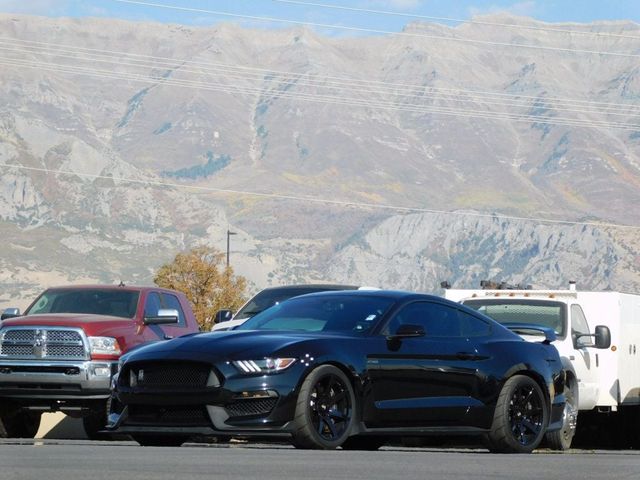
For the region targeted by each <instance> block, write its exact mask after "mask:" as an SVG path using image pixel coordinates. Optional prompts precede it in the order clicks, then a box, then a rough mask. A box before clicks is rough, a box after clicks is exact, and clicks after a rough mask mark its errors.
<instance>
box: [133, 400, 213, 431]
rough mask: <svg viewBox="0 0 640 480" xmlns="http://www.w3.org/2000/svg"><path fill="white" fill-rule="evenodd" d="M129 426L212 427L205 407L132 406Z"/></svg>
mask: <svg viewBox="0 0 640 480" xmlns="http://www.w3.org/2000/svg"><path fill="white" fill-rule="evenodd" d="M125 423H126V424H127V425H153V426H168V427H192V426H210V424H211V422H210V421H209V416H208V415H207V412H206V410H205V408H204V407H158V406H154V405H130V406H129V416H128V417H127V419H126V421H125Z"/></svg>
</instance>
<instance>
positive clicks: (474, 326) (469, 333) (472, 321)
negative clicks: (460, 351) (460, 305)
mask: <svg viewBox="0 0 640 480" xmlns="http://www.w3.org/2000/svg"><path fill="white" fill-rule="evenodd" d="M458 318H459V319H460V331H461V333H462V336H463V337H484V336H486V335H490V334H491V325H490V324H489V323H487V322H485V321H484V320H482V319H480V318H478V317H474V316H473V315H469V314H468V313H466V312H463V311H461V310H458Z"/></svg>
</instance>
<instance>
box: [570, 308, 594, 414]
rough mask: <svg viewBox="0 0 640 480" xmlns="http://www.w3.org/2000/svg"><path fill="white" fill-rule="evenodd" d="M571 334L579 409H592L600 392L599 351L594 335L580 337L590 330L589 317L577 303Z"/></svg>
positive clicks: (571, 319) (571, 323)
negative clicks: (594, 341)
mask: <svg viewBox="0 0 640 480" xmlns="http://www.w3.org/2000/svg"><path fill="white" fill-rule="evenodd" d="M570 315H571V318H570V327H571V330H570V335H571V341H572V342H573V352H572V353H573V354H572V355H571V356H570V357H569V360H571V363H572V364H573V367H574V369H575V371H576V375H577V377H578V392H579V409H580V410H591V409H592V408H594V407H595V406H596V402H597V401H598V394H599V377H600V370H599V366H598V353H597V351H596V349H595V348H593V340H592V337H587V336H585V337H580V338H578V336H579V335H581V334H586V335H588V334H589V333H591V332H590V330H589V324H588V323H587V318H586V317H585V315H584V312H583V311H582V307H580V305H578V304H577V303H574V304H572V305H571V308H570Z"/></svg>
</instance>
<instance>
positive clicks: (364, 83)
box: [0, 37, 640, 111]
mask: <svg viewBox="0 0 640 480" xmlns="http://www.w3.org/2000/svg"><path fill="white" fill-rule="evenodd" d="M16 42H18V43H17V45H18V46H20V45H22V44H27V45H35V47H32V48H36V49H37V48H40V47H37V46H42V47H45V48H49V47H51V48H55V51H49V50H45V51H46V53H47V54H48V55H55V56H60V55H59V54H58V53H56V52H58V51H68V52H72V53H79V54H89V55H92V54H93V55H103V56H104V55H107V56H108V55H118V56H125V57H132V58H133V59H134V61H136V60H135V59H137V58H140V59H145V60H147V59H148V60H149V61H166V62H171V64H170V65H168V66H167V68H178V67H180V68H181V69H183V66H184V65H194V66H199V67H200V68H203V69H204V70H207V71H214V72H218V71H219V70H220V69H227V70H231V71H232V72H233V71H241V72H255V73H249V75H248V76H251V75H253V76H258V75H274V76H284V77H292V78H309V79H310V81H311V82H316V81H317V82H324V83H330V84H332V85H338V86H340V85H343V84H346V85H353V86H354V87H355V88H359V89H360V88H382V89H385V88H387V89H394V90H396V89H397V90H407V91H409V92H412V91H413V92H418V93H421V92H423V91H428V92H432V93H434V94H440V95H449V96H462V95H469V96H474V97H479V98H482V97H486V98H491V99H494V97H495V98H497V99H514V100H513V101H514V102H515V101H517V99H524V100H531V101H539V100H541V98H543V99H544V100H545V101H553V102H556V103H562V104H567V105H572V106H574V105H575V106H579V107H587V108H591V107H592V106H593V108H599V109H600V110H602V109H608V110H609V109H610V110H613V111H616V110H618V109H621V111H627V110H630V109H640V105H633V104H630V103H610V102H598V101H592V100H580V99H572V98H562V97H540V96H531V95H519V94H510V93H503V92H484V91H478V90H467V89H452V88H444V87H431V86H425V85H412V84H404V83H391V82H384V81H375V80H361V79H354V78H346V77H335V76H328V75H327V76H324V75H323V76H319V75H313V74H309V73H299V72H290V71H282V70H273V69H261V68H255V67H247V66H242V65H228V64H223V63H216V62H198V61H192V60H184V59H173V58H170V57H157V56H150V55H142V54H134V53H129V52H122V51H111V50H99V49H91V48H83V47H75V46H70V45H64V44H56V43H49V42H35V41H30V40H20V39H10V38H6V37H0V44H2V43H9V44H13V45H15V44H16ZM41 50H42V49H41ZM86 52H88V53H86ZM118 61H119V62H120V61H121V60H119V59H118ZM313 77H317V78H318V80H313ZM508 101H510V100H507V102H508ZM516 106H519V105H516Z"/></svg>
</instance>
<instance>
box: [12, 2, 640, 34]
mask: <svg viewBox="0 0 640 480" xmlns="http://www.w3.org/2000/svg"><path fill="white" fill-rule="evenodd" d="M338 7H342V8H338ZM0 12H11V13H26V14H34V15H47V16H99V17H115V18H122V19H128V20H136V21H138V20H145V21H146V20H152V21H160V22H171V23H183V24H188V25H211V24H214V23H217V22H220V21H232V22H236V23H243V24H245V25H249V26H252V27H259V26H261V27H265V28H273V27H276V26H281V27H287V26H291V23H286V22H278V21H277V20H279V19H284V20H290V21H304V22H310V23H316V24H324V25H345V26H352V27H356V28H364V29H378V30H385V31H387V30H388V31H397V30H399V29H401V28H402V26H403V25H405V24H406V23H407V22H409V21H412V20H420V19H421V20H424V21H435V20H433V19H427V18H419V16H426V17H447V18H454V19H470V18H471V17H473V16H474V15H482V14H487V13H494V12H510V13H514V14H517V15H523V16H529V17H533V18H536V19H539V20H543V21H547V22H587V23H588V22H593V21H596V20H632V21H634V22H636V23H640V0H550V1H549V0H544V1H543V0H521V1H508V0H140V1H134V0H132V1H126V0H0ZM223 12H224V13H228V14H230V15H223ZM399 14H403V15H399ZM404 14H409V15H414V17H410V16H404ZM243 16H247V17H254V18H243ZM269 18H270V19H272V20H269ZM440 22H441V23H448V24H450V25H451V24H455V23H452V22H445V21H443V20H440ZM329 30H330V29H329ZM339 32H343V33H344V30H340V29H335V33H339Z"/></svg>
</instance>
